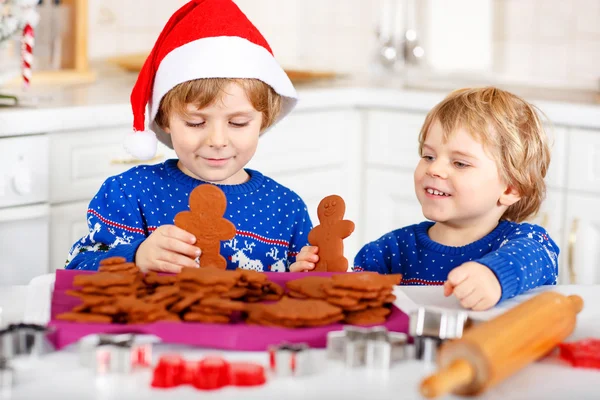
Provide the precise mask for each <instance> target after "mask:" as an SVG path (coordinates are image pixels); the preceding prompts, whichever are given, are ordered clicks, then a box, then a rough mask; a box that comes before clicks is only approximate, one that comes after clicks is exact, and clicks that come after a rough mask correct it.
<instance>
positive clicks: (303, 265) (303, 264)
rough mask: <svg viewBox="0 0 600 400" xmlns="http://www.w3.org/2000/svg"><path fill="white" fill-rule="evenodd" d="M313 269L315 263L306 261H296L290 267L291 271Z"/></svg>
mask: <svg viewBox="0 0 600 400" xmlns="http://www.w3.org/2000/svg"><path fill="white" fill-rule="evenodd" d="M313 269H315V264H314V263H311V262H308V261H296V262H295V263H294V264H292V266H291V267H290V271H291V272H304V271H312V270H313Z"/></svg>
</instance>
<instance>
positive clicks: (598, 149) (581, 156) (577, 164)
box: [567, 129, 600, 207]
mask: <svg viewBox="0 0 600 400" xmlns="http://www.w3.org/2000/svg"><path fill="white" fill-rule="evenodd" d="M567 187H568V189H569V190H577V191H581V192H587V193H596V194H600V131H595V130H585V129H571V130H570V131H569V171H568V186H567ZM598 205H599V203H597V204H596V207H598Z"/></svg>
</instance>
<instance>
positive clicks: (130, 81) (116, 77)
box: [0, 68, 600, 137]
mask: <svg viewBox="0 0 600 400" xmlns="http://www.w3.org/2000/svg"><path fill="white" fill-rule="evenodd" d="M100 77H101V79H100V80H98V81H97V82H95V83H93V84H89V85H79V86H72V87H66V88H62V89H58V90H57V89H56V87H54V88H43V87H41V88H35V86H34V89H32V90H30V91H28V92H25V93H21V94H22V95H23V98H24V101H23V105H22V106H19V107H3V108H0V137H1V136H16V135H26V134H37V133H50V132H56V131H67V130H75V129H94V128H103V127H111V126H119V125H128V124H131V121H132V117H131V108H130V105H129V95H130V92H131V88H132V87H133V85H134V83H135V79H136V77H137V75H136V74H133V73H124V72H121V71H120V70H118V69H116V68H112V69H111V68H107V69H106V70H103V72H102V73H101V74H100ZM432 86H435V85H434V84H429V85H427V90H417V89H414V88H413V89H409V88H407V85H406V84H405V83H404V82H402V81H401V80H400V79H399V78H394V79H391V78H390V79H379V80H378V81H375V80H372V79H367V78H362V79H361V78H357V77H341V78H339V79H334V80H330V81H322V82H318V83H315V84H311V85H298V86H297V88H298V92H299V96H300V101H299V103H298V107H297V109H296V110H295V112H302V111H303V110H315V109H331V108H342V107H363V108H369V107H377V108H390V109H403V110H407V111H415V112H427V111H428V110H429V109H431V108H432V107H433V106H434V105H435V104H436V103H437V102H439V101H440V100H441V99H442V98H443V97H444V96H445V94H447V93H448V91H449V90H448V89H444V90H441V89H438V90H436V89H432V88H431V87H432ZM446 86H447V85H446ZM461 86H463V85H461V84H459V83H457V84H456V85H454V86H452V87H456V88H458V87H461ZM422 87H425V86H422ZM439 87H443V85H442V84H441V83H440V85H439ZM507 89H509V90H514V91H515V92H516V93H519V94H522V95H523V96H525V97H526V98H527V99H528V100H530V101H532V102H533V103H534V104H536V105H537V106H538V107H539V108H540V109H541V110H542V111H543V112H544V113H545V114H546V115H547V116H548V118H549V119H550V120H551V121H552V122H553V123H554V124H559V125H569V126H576V127H582V128H600V104H595V103H594V99H593V96H592V95H590V94H589V93H588V94H582V93H580V92H567V91H563V92H560V91H556V90H554V91H552V90H534V89H527V88H519V87H514V88H511V87H507ZM3 92H10V90H8V89H5V90H3ZM17 94H19V93H18V92H17Z"/></svg>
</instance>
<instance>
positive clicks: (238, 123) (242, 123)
mask: <svg viewBox="0 0 600 400" xmlns="http://www.w3.org/2000/svg"><path fill="white" fill-rule="evenodd" d="M229 123H230V124H231V125H232V126H235V127H236V128H243V127H244V126H248V124H249V122H233V121H230V122H229Z"/></svg>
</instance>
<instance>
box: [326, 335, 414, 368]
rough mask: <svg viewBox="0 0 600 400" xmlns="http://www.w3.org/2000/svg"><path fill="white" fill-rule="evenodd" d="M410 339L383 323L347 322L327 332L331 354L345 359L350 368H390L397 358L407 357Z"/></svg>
mask: <svg viewBox="0 0 600 400" xmlns="http://www.w3.org/2000/svg"><path fill="white" fill-rule="evenodd" d="M407 340H408V337H407V335H406V334H404V333H400V332H389V331H388V330H387V329H386V328H385V327H383V326H378V327H373V328H358V327H355V326H346V327H344V329H343V330H342V331H333V332H329V333H328V334H327V357H328V358H329V359H333V360H341V361H343V362H344V364H345V365H346V367H350V368H354V367H360V366H366V367H367V368H390V367H391V365H392V364H393V363H394V362H397V361H400V360H404V359H406V358H407V352H406V350H407V349H406V344H407Z"/></svg>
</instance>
